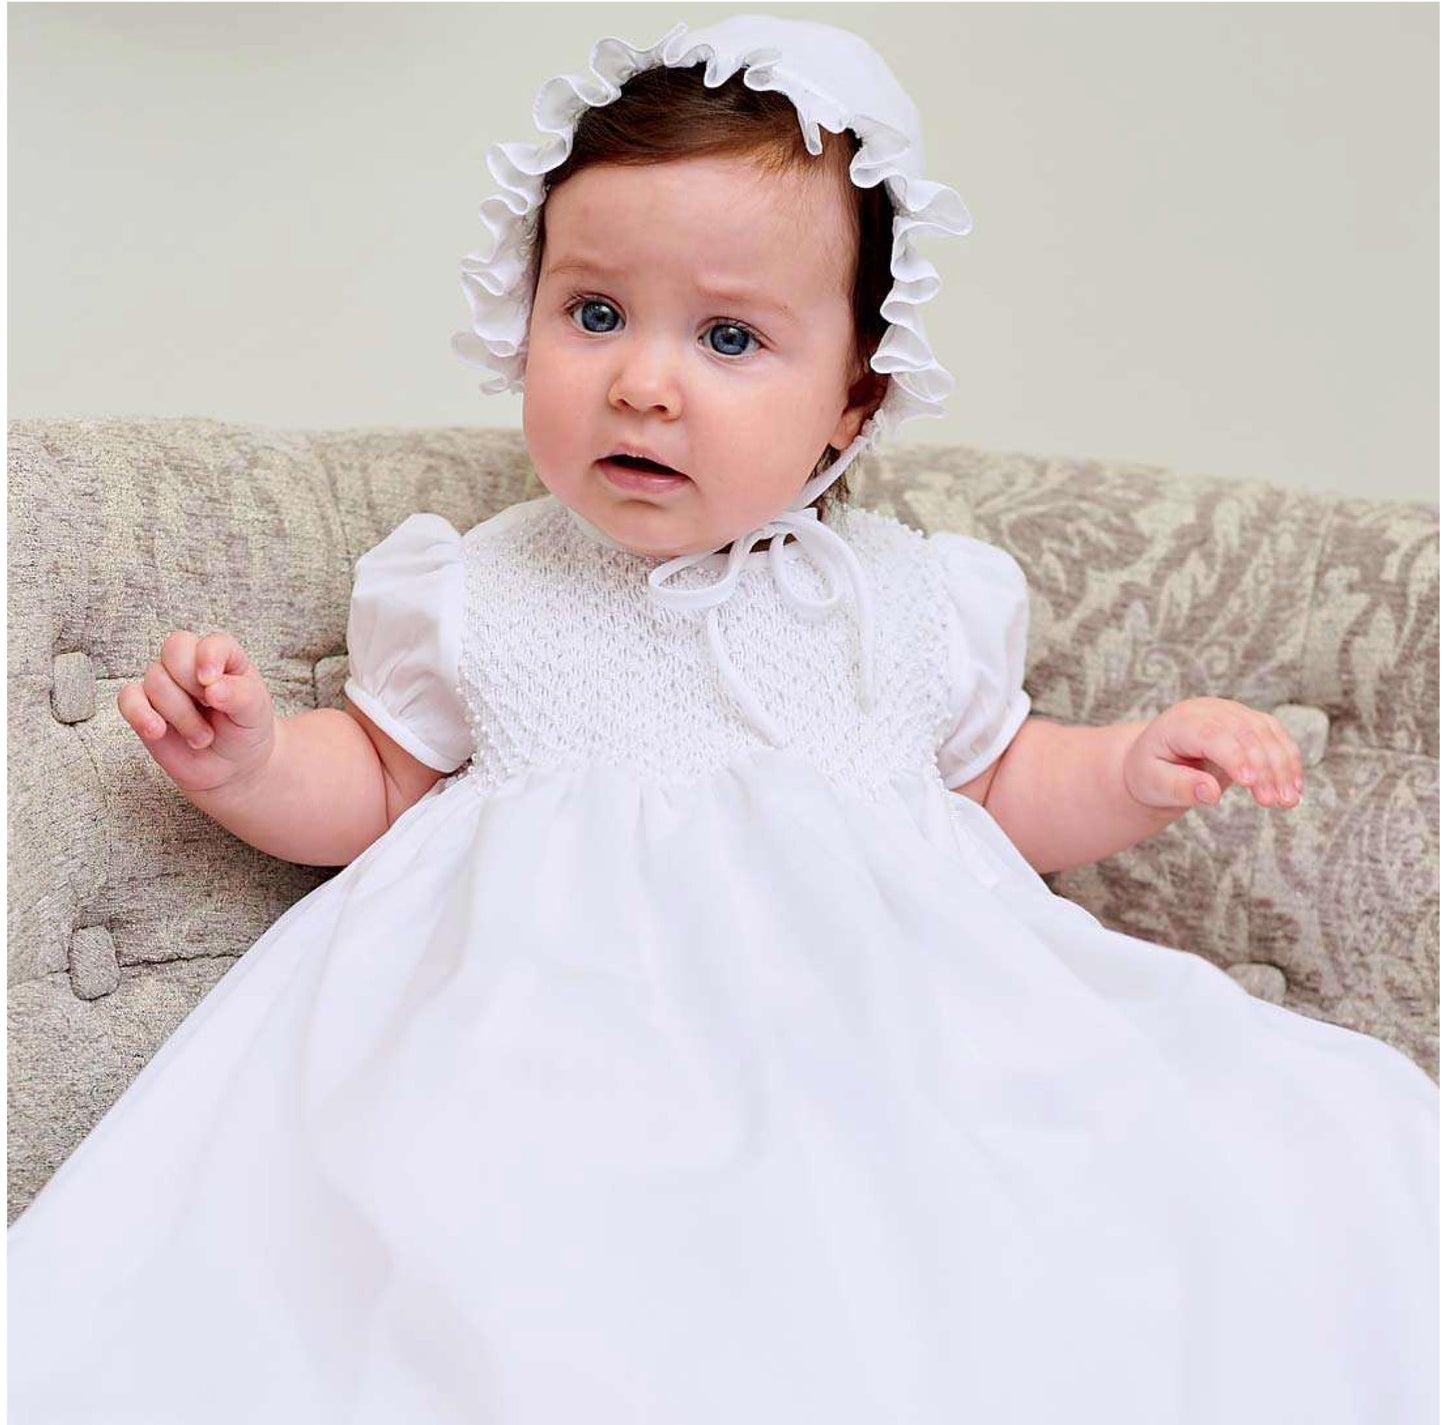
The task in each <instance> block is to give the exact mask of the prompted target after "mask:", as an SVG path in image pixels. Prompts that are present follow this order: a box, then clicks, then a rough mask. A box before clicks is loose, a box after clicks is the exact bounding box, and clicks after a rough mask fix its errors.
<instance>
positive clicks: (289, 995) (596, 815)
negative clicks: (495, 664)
mask: <svg viewBox="0 0 1445 1425" xmlns="http://www.w3.org/2000/svg"><path fill="white" fill-rule="evenodd" d="M1438 1098H1439V1095H1438V1090H1437V1089H1436V1087H1435V1085H1434V1083H1433V1082H1432V1081H1431V1079H1430V1078H1429V1076H1428V1075H1427V1074H1425V1072H1424V1071H1423V1070H1421V1069H1420V1068H1419V1067H1418V1066H1416V1065H1415V1064H1414V1063H1413V1062H1411V1061H1410V1060H1409V1059H1408V1058H1407V1057H1406V1056H1405V1055H1403V1054H1402V1053H1400V1052H1399V1051H1397V1050H1396V1049H1394V1048H1392V1047H1390V1046H1388V1045H1386V1044H1385V1043H1384V1042H1382V1041H1380V1040H1377V1039H1374V1038H1372V1037H1369V1036H1367V1035H1364V1034H1360V1033H1356V1032H1354V1031H1351V1030H1347V1029H1344V1028H1341V1027H1337V1026H1334V1025H1330V1024H1326V1023H1324V1022H1321V1021H1317V1020H1314V1019H1312V1018H1309V1017H1307V1016H1304V1015H1301V1014H1298V1013H1295V1012H1292V1011H1289V1010H1286V1009H1284V1008H1281V1007H1279V1006H1275V1005H1271V1004H1268V1003H1266V1002H1264V1001H1261V1000H1258V999H1255V998H1253V997H1252V996H1251V995H1249V994H1248V993H1247V992H1246V991H1245V990H1244V989H1243V988H1241V987H1240V986H1239V985H1237V984H1236V983H1235V982H1234V981H1233V980H1232V979H1230V977H1229V976H1228V975H1226V974H1224V973H1223V972H1222V971H1221V970H1219V969H1218V968H1216V967H1215V966H1213V965H1212V964H1210V963H1209V962H1208V961H1206V960H1204V959H1202V958H1200V957H1199V956H1196V955H1193V954H1191V953H1188V952H1185V951H1181V950H1174V949H1170V948H1167V947H1165V946H1161V945H1155V944H1151V943H1149V942H1146V941H1143V940H1139V939H1135V938H1132V937H1130V936H1126V935H1123V934H1119V933H1117V932H1114V931H1111V930H1108V929H1106V928H1105V927H1103V926H1102V925H1100V924H1099V923H1098V921H1096V920H1095V919H1094V918H1093V917H1092V916H1090V915H1089V914H1088V913H1087V912H1085V911H1084V910H1083V909H1081V908H1080V907H1078V906H1076V905H1074V904H1072V903H1070V902H1068V901H1066V900H1064V899H1062V898H1060V897H1057V896H1055V895H1053V894H1052V893H1051V892H1050V891H1049V890H1048V888H1047V886H1046V885H1045V884H1044V882H1043V881H1042V880H1041V879H1040V878H1039V877H1038V876H1037V875H1036V874H1035V873H1034V872H1033V871H1032V869H1031V868H1030V867H1029V866H1028V865H1027V864H1026V863H1025V862H1024V861H1023V859H1022V857H1021V856H1020V855H1019V853H1018V852H1017V851H1016V850H1015V848H1014V847H1013V846H1012V844H1011V843H1010V842H1009V841H1008V839H1007V838H1006V837H1005V836H1004V834H1003V833H1002V831H1001V830H1000V829H999V828H998V827H997V825H996V824H995V823H994V821H993V820H992V818H991V817H990V816H989V815H988V814H987V812H985V811H984V810H983V809H982V808H981V807H979V806H977V805H976V804H975V803H973V802H971V801H969V800H967V799H966V798H964V797H962V796H959V795H956V794H953V793H951V792H948V791H947V790H946V789H945V788H944V787H943V786H942V784H941V783H937V782H930V781H929V780H928V779H927V778H925V777H922V776H913V775H909V776H899V777H896V778H895V779H893V780H892V781H891V782H889V783H888V784H886V785H885V787H884V791H883V795H882V796H881V797H877V796H875V797H871V798H865V797H863V796H861V795H858V794H854V793H851V792H849V791H848V790H846V789H840V788H839V787H838V786H837V785H836V784H834V783H833V782H831V781H829V780H827V779H825V778H824V777H822V776H821V775H819V774H818V773H816V772H815V771H814V770H812V768H810V766H809V765H808V764H806V763H805V762H803V761H802V760H795V759H794V758H793V757H791V756H790V755H789V754H788V753H787V752H786V751H779V750H776V749H766V750H763V751H761V752H757V753H755V754H754V755H751V756H749V757H746V758H742V759H739V760H737V761H736V762H734V763H732V764H731V765H729V766H727V767H724V768H722V769H721V770H719V771H717V772H716V773H715V774H713V775H710V776H708V777H707V778H705V779H702V780H700V781H697V782H695V783H692V784H689V785H685V786H669V785H662V784H657V783H647V782H643V781H641V780H640V779H637V778H636V777H634V776H629V774H628V773H627V772H626V771H624V770H622V769H619V768H616V767H613V766H610V765H603V764H594V765H584V766H580V767H572V768H566V769H561V770H559V769H551V770H547V771H541V770H534V771H531V772H528V773H527V774H525V775H522V776H520V777H518V778H516V779H515V780H514V781H512V782H511V783H509V784H507V785H505V786H503V787H502V788H500V789H498V790H496V791H494V792H492V793H489V794H488V795H486V796H482V795H479V794H478V793H477V791H476V790H475V789H474V787H473V786H472V785H471V784H470V783H469V779H468V778H467V777H466V776H465V775H462V776H458V777H455V778H452V779H449V780H444V781H443V782H441V783H438V784H437V785H436V786H435V787H434V788H433V789H432V790H431V791H430V792H429V793H428V794H427V795H426V796H425V797H424V798H422V799H421V800H420V801H419V802H417V803H416V804H415V805H413V806H412V807H411V808H409V809H408V810H407V811H406V812H405V813H404V814H403V815H402V816H401V817H400V818H399V819H398V821H397V822H396V823H395V825H394V826H393V827H392V828H391V830H390V831H389V832H388V833H387V834H386V835H385V836H383V837H382V838H381V839H380V840H379V841H377V842H375V843H374V844H373V845H372V846H370V847H369V848H368V849H367V850H366V851H365V852H364V853H363V854H362V855H361V856H360V857H358V858H357V859H356V860H355V861H353V862H352V863H351V864H350V865H349V866H347V867H345V868H344V869H343V870H342V871H340V872H339V873H338V874H337V875H336V876H334V877H333V878H332V879H330V880H329V881H327V882H325V883H324V884H322V885H321V886H319V887H318V888H317V889H316V890H315V891H313V892H312V893H311V894H309V895H308V896H306V897H305V898H304V899H303V900H301V901H299V902H297V903H296V904H295V905H293V906H292V907H291V908H290V909H289V910H288V911H287V912H286V913H285V914H284V915H283V916H281V918H280V919H279V920H278V921H277V922H276V923H275V924H274V925H273V926H271V927H270V929H269V930H268V931H267V932H266V933H265V934H264V935H262V936H261V937H260V939H259V940H257V941H256V942H255V943H254V944H253V945H252V946H251V947H250V948H249V949H248V950H247V951H246V953H245V954H244V955H242V956H241V957H240V959H239V960H238V961H237V962H236V964H235V966H234V968H232V969H231V970H230V971H229V972H228V973H227V974H226V975H225V976H224V977H223V978H222V979H221V981H220V982H219V983H218V984H217V985H216V987H215V988H214V989H213V990H212V991H211V992H210V993H209V994H208V995H207V996H206V997H205V998H204V999H203V1000H202V1001H201V1002H200V1003H199V1004H198V1005H197V1007H196V1008H195V1009H194V1010H193V1011H192V1013H191V1014H190V1015H189V1017H188V1018H187V1019H186V1020H185V1021H184V1022H183V1023H182V1024H181V1026H180V1027H179V1028H178V1029H177V1031H176V1032H175V1033H174V1034H173V1035H172V1036H171V1037H170V1038H169V1039H168V1040H167V1041H166V1042H165V1043H164V1044H163V1045H162V1047H161V1048H160V1049H159V1051H158V1052H157V1053H156V1054H155V1056H154V1057H153V1058H152V1060H151V1061H150V1062H149V1063H148V1064H147V1065H146V1066H145V1068H144V1069H143V1070H142V1071H141V1072H140V1074H139V1075H138V1076H137V1077H136V1079H135V1080H134V1082H133V1083H132V1085H131V1086H130V1088H129V1089H128V1090H127V1091H126V1092H125V1093H124V1094H123V1095H122V1096H121V1097H120V1099H118V1100H117V1102H116V1103H115V1104H114V1105H112V1107H111V1108H110V1110H109V1111H108V1112H107V1113H106V1114H105V1115H104V1117H103V1118H102V1119H101V1120H100V1122H99V1123H98V1124H97V1126H96V1127H95V1128H94V1130H93V1131H92V1132H91V1133H90V1134H89V1135H88V1136H87V1137H86V1138H85V1139H84V1140H83V1141H82V1142H81V1144H80V1145H79V1147H78V1148H77V1149H76V1151H75V1152H74V1153H73V1154H72V1155H71V1157H70V1158H69V1159H68V1160H67V1161H66V1162H65V1163H64V1164H63V1165H62V1166H61V1168H60V1169H59V1170H58V1172H57V1173H56V1174H55V1176H54V1177H53V1178H52V1179H51V1181H50V1182H49V1183H48V1184H47V1185H46V1186H45V1188H44V1189H42V1191H41V1192H40V1193H39V1194H38V1196H37V1197H36V1199H35V1200H34V1202H33V1203H32V1204H31V1206H30V1207H29V1208H28V1210H27V1211H26V1212H25V1213H24V1214H23V1215H22V1216H21V1218H20V1219H19V1220H18V1221H17V1223H16V1224H15V1225H14V1226H13V1227H12V1228H11V1230H10V1233H9V1242H8V1245H9V1283H10V1286H9V1290H10V1315H9V1321H10V1325H9V1369H10V1410H11V1413H10V1417H9V1418H10V1420H11V1421H12V1422H13V1425H60V1422H67V1425H79V1422H95V1425H100V1422H104V1425H199V1422H207V1425H223V1422H235V1425H240V1422H263V1421H264V1422H267V1425H279V1423H280V1422H291V1421H294V1422H298V1425H301V1422H304V1425H397V1422H400V1421H415V1422H426V1423H427V1425H482V1422H496V1425H562V1423H563V1422H569V1421H574V1420H575V1421H579V1422H580V1421H586V1422H588V1425H740V1422H750V1425H801V1422H811V1421H828V1422H830V1425H865V1422H866V1425H883V1422H897V1425H945V1422H947V1425H957V1422H964V1421H974V1422H988V1425H1014V1423H1015V1422H1016V1423H1017V1425H1057V1422H1062V1421H1068V1422H1071V1425H1093V1422H1098V1425H1134V1422H1137V1425H1176V1423H1177V1425H1254V1422H1258V1425H1266V1422H1267V1425H1281V1422H1289V1421H1301V1422H1303V1421H1308V1422H1310V1425H1432V1422H1434V1421H1436V1420H1437V1418H1438V1408H1439V1404H1438V1393H1437V1380H1438V1377H1437V1359H1438V1357H1437V1335H1438V1300H1437V1295H1436V1291H1437V1271H1438V1258H1439V1251H1438V1215H1437V1214H1438V1207H1437V1199H1438V1156H1437V1149H1438Z"/></svg>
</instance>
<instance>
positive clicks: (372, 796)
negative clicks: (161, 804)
mask: <svg viewBox="0 0 1445 1425" xmlns="http://www.w3.org/2000/svg"><path fill="white" fill-rule="evenodd" d="M441 775H442V774H441V773H440V772H437V771H435V770H433V769H432V768H431V767H428V766H426V765H425V764H424V763H421V762H418V761H417V760H416V758H415V757H413V756H411V754H410V753H408V752H406V751H404V750H403V749H402V748H401V747H399V746H398V745H397V744H396V743H395V742H394V741H392V739H391V738H390V737H388V736H387V735H386V734H385V733H384V732H382V730H381V729H380V728H379V727H377V726H376V724H375V723H374V722H372V721H371V720H370V718H368V717H367V716H366V715H365V714H364V713H362V712H361V711H360V710H358V709H357V708H353V707H348V708H347V709H346V710H345V711H341V710H340V709H337V708H316V709H315V710H314V711H311V712H303V713H297V714H296V715H295V716H294V717H285V718H277V719H276V728H275V744H274V746H273V749H272V752H271V756H270V757H269V758H268V759H267V761H266V762H265V764H264V765H263V766H261V767H260V768H258V769H257V770H256V771H255V772H253V773H252V774H251V775H250V776H249V777H246V778H241V779H238V780H237V781H236V782H234V783H231V784H229V785H226V786H222V787H219V788H217V789H216V790H214V791H211V792H204V791H191V790H187V789H186V788H185V787H182V788H181V790H182V791H184V792H185V793H186V795H187V796H188V797H189V798H190V799H191V801H192V802H194V803H195V805H196V806H198V807H199V808H200V809H201V810H202V811H203V812H205V813H206V815H207V816H209V817H212V818H214V819H215V820H216V821H218V822H220V823H221V825H222V826H224V827H225V828H226V829H227V830H228V831H230V832H232V833H234V834H235V835H236V836H239V837H240V838H241V840H242V841H246V842H249V843H250V844H251V845H252V846H255V847H257V848H258V849H259V850H262V851H264V852H266V853H267V855H269V856H279V857H280V858H281V859H282V860H283V861H296V862H299V863H300V864H302V865H304V866H346V865H349V864H350V863H351V862H352V861H354V860H355V859H356V858H357V857H358V856H359V855H361V853H362V852H363V851H365V850H366V848H367V847H368V846H370V845H371V843H372V842H373V841H375V840H376V839H377V838H378V837H379V836H381V835H382V833H383V832H385V831H386V830H387V829H388V828H389V827H390V826H391V824H392V822H394V821H395V820H396V819H397V817H399V816H400V815H401V814H402V812H404V811H405V810H406V809H407V808H408V807H409V806H411V804H412V803H413V802H415V801H416V800H417V799H418V798H420V797H421V795H422V794H423V793H424V792H425V791H427V790H428V789H429V788H430V787H431V785H432V784H433V783H434V782H435V781H437V779H438V778H439V777H440V776H441Z"/></svg>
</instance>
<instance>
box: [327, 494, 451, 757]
mask: <svg viewBox="0 0 1445 1425" xmlns="http://www.w3.org/2000/svg"><path fill="white" fill-rule="evenodd" d="M465 571H466V564H465V559H464V556H463V551H462V537H461V535H460V534H458V533H457V531H456V530H455V529H454V528H453V527H452V526H451V524H449V523H448V522H447V521H446V520H445V519H443V518H442V516H441V515H435V514H414V515H410V516H408V518H406V519H405V520H403V521H402V523H401V524H399V525H398V526H397V527H396V529H394V530H393V531H392V532H391V533H390V534H389V535H387V537H386V538H385V539H383V540H382V541H381V543H380V544H378V545H376V546H375V547H374V548H372V549H369V550H368V551H367V552H366V553H365V554H363V555H362V556H361V557H360V558H359V559H358V560H357V561H356V575H355V579H354V581H353V584H352V590H351V608H350V612H349V614H348V616H347V622H346V650H347V659H348V664H349V668H348V676H347V679H346V683H345V685H344V688H343V691H344V692H345V694H346V697H347V699H348V700H349V701H350V702H351V703H352V705H353V706H355V707H357V708H359V709H360V710H361V711H362V712H363V713H365V714H366V716H367V717H369V718H370V719H371V720H372V721H373V722H374V723H376V725H377V726H378V727H380V728H381V730H382V731H383V732H385V733H386V734H387V736H388V737H391V738H394V739H395V740H396V741H397V742H399V743H400V744H401V746H402V747H404V748H405V749H406V750H407V751H408V752H409V753H411V755H412V756H413V757H415V758H416V759H417V760H418V761H420V762H424V763H425V764H426V765H427V766H428V767H431V768H433V769H435V770H436V771H438V772H454V771H456V769H457V768H458V767H460V766H461V764H462V763H463V762H465V761H466V760H467V758H468V757H470V756H471V755H472V751H473V742H472V732H471V726H470V724H469V722H468V720H467V714H466V705H465V703H464V702H463V701H462V694H461V692H460V687H459V684H460V680H461V647H462V621H463V615H464V600H465V589H466V585H465Z"/></svg>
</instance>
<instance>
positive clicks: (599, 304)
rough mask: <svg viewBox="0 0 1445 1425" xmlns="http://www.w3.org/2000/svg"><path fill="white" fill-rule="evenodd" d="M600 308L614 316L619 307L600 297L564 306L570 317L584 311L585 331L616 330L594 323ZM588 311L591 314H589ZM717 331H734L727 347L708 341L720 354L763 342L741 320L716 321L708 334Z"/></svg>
mask: <svg viewBox="0 0 1445 1425" xmlns="http://www.w3.org/2000/svg"><path fill="white" fill-rule="evenodd" d="M598 309H600V310H601V311H604V312H611V313H612V314H613V315H614V317H615V316H616V315H617V308H616V307H614V306H613V305H612V303H611V302H607V301H604V300H603V299H602V298H600V297H574V298H573V299H572V301H571V302H569V303H568V304H567V306H566V307H565V308H564V310H565V311H566V313H567V315H568V316H569V317H570V316H572V315H574V314H575V313H577V312H581V313H583V317H582V327H583V330H584V331H589V332H592V333H593V334H594V335H598V336H603V335H606V334H607V333H608V332H612V331H616V330H617V328H616V326H595V325H593V322H594V321H595V320H596V317H597V310H598ZM588 313H590V314H591V315H590V316H589V315H588ZM716 331H723V332H729V333H732V335H731V336H730V338H729V341H728V344H727V346H725V347H724V346H719V345H718V344H717V343H716V342H709V343H708V344H709V345H710V346H711V347H712V349H713V350H714V351H715V352H717V354H718V355H719V356H745V355H747V351H748V347H747V343H748V342H750V341H751V342H756V343H757V345H758V346H759V347H761V346H762V342H761V341H760V340H759V339H758V337H757V336H755V335H754V334H753V333H752V332H751V331H749V330H748V328H747V327H745V326H743V325H742V324H741V323H740V322H723V321H718V322H714V323H713V324H712V326H710V327H709V328H708V335H709V336H711V335H712V333H713V332H716ZM739 342H741V350H738V349H736V345H737V343H739Z"/></svg>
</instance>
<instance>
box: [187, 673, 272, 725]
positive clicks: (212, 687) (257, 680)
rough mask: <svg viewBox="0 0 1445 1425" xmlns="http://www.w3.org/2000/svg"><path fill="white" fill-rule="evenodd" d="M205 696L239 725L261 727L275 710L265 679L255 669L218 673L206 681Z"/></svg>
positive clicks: (212, 704)
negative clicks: (238, 672) (235, 672)
mask: <svg viewBox="0 0 1445 1425" xmlns="http://www.w3.org/2000/svg"><path fill="white" fill-rule="evenodd" d="M201 696H202V698H203V699H204V700H205V701H206V703H207V704H208V705H209V706H211V707H213V708H215V709H217V710H218V711H219V712H223V713H225V715H226V716H227V717H228V718H230V719H231V721H232V722H234V723H235V724H236V725H237V726H238V727H260V726H261V725H262V724H263V723H264V722H265V720H266V717H267V715H268V714H269V713H270V711H271V695H270V693H269V692H268V691H267V688H266V683H265V680H264V679H262V678H261V677H260V675H259V674H257V673H255V672H254V671H253V672H252V673H250V674H247V675H242V674H218V675H216V676H215V677H214V678H212V679H210V680H209V681H208V682H207V683H206V685H205V687H204V688H203V689H202V691H201Z"/></svg>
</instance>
